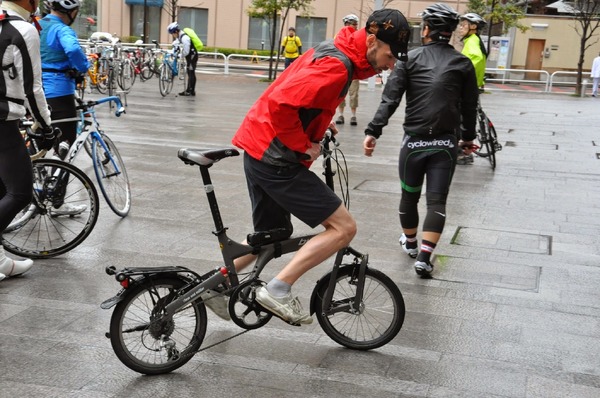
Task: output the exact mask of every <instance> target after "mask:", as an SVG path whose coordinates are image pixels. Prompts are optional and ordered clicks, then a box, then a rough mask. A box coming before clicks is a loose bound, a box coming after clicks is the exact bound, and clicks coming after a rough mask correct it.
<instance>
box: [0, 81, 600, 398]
mask: <svg viewBox="0 0 600 398" xmlns="http://www.w3.org/2000/svg"><path fill="white" fill-rule="evenodd" d="M265 88H266V83H262V82H259V81H258V80H257V79H256V78H251V77H245V76H223V75H210V74H199V75H198V86H197V90H196V92H197V94H198V95H197V96H196V97H195V98H194V97H176V95H175V94H172V95H170V96H168V97H166V98H162V97H161V96H160V94H159V90H158V81H157V80H156V79H153V80H150V81H148V82H145V83H141V82H136V85H135V86H134V88H133V91H132V92H131V93H130V94H129V95H128V96H127V104H128V106H127V114H125V115H124V116H122V117H120V118H116V117H115V116H114V115H112V114H110V113H109V110H108V108H106V109H102V110H101V109H100V108H98V110H99V117H100V118H101V123H102V124H103V127H104V129H105V130H106V132H107V133H108V134H109V135H110V137H111V138H112V139H113V140H114V141H115V142H116V144H117V145H118V147H119V150H120V152H121V154H122V155H123V157H124V161H125V164H126V166H127V170H128V173H129V178H130V181H131V189H132V192H133V206H132V210H131V213H130V214H129V216H128V217H126V218H124V219H121V218H119V217H118V216H116V215H115V214H114V213H112V212H111V211H110V209H109V208H108V206H106V204H105V202H104V201H103V199H101V202H102V207H101V209H100V219H99V221H98V224H97V225H96V227H95V229H94V231H93V232H92V234H91V235H90V236H89V237H88V239H87V240H86V241H85V242H83V244H81V245H80V246H79V247H77V248H76V249H75V250H73V251H71V252H70V253H67V254H65V255H63V256H60V257H56V258H52V259H47V260H37V261H36V262H35V266H34V268H32V270H31V271H30V272H29V273H27V274H25V275H24V276H23V277H20V278H12V279H6V280H4V281H2V282H0V336H1V337H0V397H3V398H4V397H7V398H8V397H57V398H58V397H60V398H62V397H77V398H82V397H83V398H109V397H123V398H125V397H127V398H131V397H153V398H162V397H165V398H166V397H203V398H205V397H261V398H267V397H273V398H275V397H342V396H344V397H516V398H520V397H577V398H579V397H590V398H592V397H593V398H596V397H599V396H600V293H599V292H600V289H599V286H600V127H599V126H600V100H596V99H594V98H575V97H573V96H570V95H565V94H562V95H556V94H532V93H508V92H502V91H494V92H493V93H490V94H484V95H483V97H482V103H483V106H484V109H485V110H486V111H487V113H488V115H489V116H490V117H491V119H492V120H493V121H494V123H495V125H496V127H497V130H498V135H499V138H500V142H501V143H502V145H503V146H504V149H503V150H502V151H501V152H500V153H498V156H497V158H498V167H497V169H496V170H495V171H492V170H491V168H490V167H489V163H488V162H487V160H485V159H481V158H477V159H475V164H473V165H470V166H459V167H458V168H457V171H456V174H455V179H454V182H453V186H452V190H451V194H450V196H449V200H448V206H447V214H448V221H447V224H446V228H445V231H444V234H443V235H442V239H441V241H440V244H439V245H438V248H437V250H436V253H437V258H436V260H435V262H436V269H435V273H434V278H433V279H430V280H423V279H420V278H418V277H417V276H416V275H415V273H414V271H413V267H412V263H413V260H411V259H410V258H409V257H408V256H406V254H404V253H403V252H402V251H401V249H400V246H399V245H398V237H399V234H400V226H399V221H398V216H397V214H398V203H399V199H400V186H399V181H398V172H397V158H398V152H399V146H400V141H401V138H402V134H401V126H402V121H403V113H404V112H403V107H404V103H403V104H402V105H401V108H400V109H399V110H398V112H397V114H396V115H395V116H394V117H393V119H392V120H391V123H390V125H389V126H388V127H387V128H385V129H384V134H383V136H382V137H381V138H380V139H379V141H378V145H377V148H376V151H375V155H374V156H373V157H371V158H367V157H365V156H363V155H362V140H363V137H364V135H363V131H364V128H365V126H366V124H367V123H368V122H369V120H370V118H371V117H372V116H373V114H374V112H375V109H376V107H377V105H378V102H379V98H380V96H381V87H379V86H378V87H375V89H372V90H370V89H369V88H368V86H367V85H361V88H360V106H359V112H358V122H359V123H358V126H356V127H353V126H349V125H344V126H343V127H342V128H341V134H340V136H339V140H340V142H341V148H342V150H343V151H344V153H345V155H346V159H347V162H348V170H349V178H350V181H349V186H350V199H351V203H350V211H351V213H352V214H353V215H354V216H355V218H356V220H357V223H358V234H357V236H356V238H355V240H354V242H353V244H352V245H353V247H355V248H357V249H358V250H361V251H364V252H368V253H369V256H370V263H371V266H372V267H374V268H377V269H379V270H381V271H383V272H385V273H386V274H387V275H389V276H390V277H391V278H392V279H393V280H394V281H395V282H396V283H397V284H398V286H399V287H400V290H401V291H402V294H403V296H404V300H405V303H406V309H407V313H406V318H405V321H404V326H403V328H402V330H401V331H400V333H399V334H398V336H397V337H396V338H395V339H394V340H393V341H392V342H391V343H389V344H388V345H386V346H384V347H381V348H379V349H376V350H373V351H370V352H359V351H353V350H349V349H345V348H342V347H340V346H338V345H337V344H336V343H334V342H333V341H332V340H331V339H329V338H328V337H327V336H326V335H325V334H324V332H323V331H322V330H321V329H320V327H319V325H318V323H316V322H315V323H314V324H312V325H309V326H302V327H293V326H289V325H287V324H285V323H283V322H282V321H280V320H278V319H276V318H273V319H272V320H271V322H270V323H269V324H268V325H266V326H265V327H263V328H261V329H258V330H253V331H250V332H249V333H246V334H244V335H242V336H240V337H236V338H234V339H231V340H229V341H226V342H224V343H222V344H219V345H216V346H215V347H213V348H210V349H208V350H206V351H203V352H201V353H199V354H197V355H196V356H194V358H193V359H192V360H191V361H190V362H189V363H188V364H186V365H185V366H183V367H182V368H180V369H179V370H177V371H175V372H173V373H171V374H168V375H162V376H154V377H149V376H142V375H139V374H137V373H135V372H133V371H131V370H129V369H128V368H126V367H125V366H124V365H122V364H121V362H120V361H119V360H118V359H117V357H116V356H115V354H114V353H113V351H112V348H111V345H110V341H109V340H108V339H107V338H106V337H105V333H106V332H107V331H108V326H109V322H110V316H111V311H104V310H102V309H100V303H101V302H102V301H103V300H105V299H107V298H109V297H111V296H112V295H114V294H115V293H116V292H117V291H118V288H119V285H118V284H117V282H116V281H115V280H114V278H113V277H109V276H108V275H106V274H105V272H104V268H105V267H106V266H107V265H114V266H116V267H117V268H118V267H125V266H160V265H180V266H187V267H190V268H192V269H193V270H195V271H198V272H200V273H202V272H204V271H206V270H208V269H210V268H213V267H215V266H216V265H218V264H219V260H220V251H219V249H218V245H217V242H216V239H215V237H214V235H213V234H212V233H211V232H212V230H213V227H214V226H213V223H212V219H211V216H210V212H209V209H208V205H207V201H206V196H205V194H204V191H203V189H202V187H201V186H200V176H199V172H198V169H197V168H194V167H190V166H186V165H184V164H183V163H182V162H181V161H180V160H179V159H178V158H177V150H178V149H179V148H183V147H195V148H217V147H224V146H230V140H231V137H232V135H233V134H234V132H235V130H236V128H237V127H238V126H239V124H240V122H241V121H242V118H243V116H244V114H245V112H246V111H247V110H248V109H249V107H250V106H251V105H252V103H253V102H254V100H255V99H256V98H257V97H258V96H259V95H260V93H261V92H262V91H263V90H264V89H265ZM173 91H174V92H177V91H181V89H180V87H174V89H173ZM91 97H93V98H97V95H96V94H92V95H91ZM348 111H349V110H348V109H347V110H346V115H347V119H348V116H349V113H348ZM84 158H85V157H84V156H83V157H80V159H79V160H78V162H79V163H78V165H79V166H80V167H81V168H83V169H85V170H87V171H88V172H90V173H91V174H90V175H91V176H92V179H94V178H93V171H92V169H91V167H90V166H91V164H89V160H86V159H84ZM86 162H88V163H86ZM317 163H319V162H317ZM320 168H321V165H320V164H315V170H317V172H320V171H319V169H320ZM211 173H212V175H213V182H214V184H215V190H216V194H217V197H218V199H219V201H220V202H219V205H220V207H221V211H222V213H223V219H224V222H225V224H226V225H227V226H228V227H229V231H228V233H229V235H230V237H232V238H234V239H238V240H242V239H243V238H244V237H245V235H246V234H247V233H248V232H249V231H250V226H251V222H250V204H249V199H248V194H247V189H246V183H245V179H244V175H243V170H242V163H241V157H237V158H229V159H225V160H223V161H221V162H220V163H218V164H216V165H215V166H214V167H213V168H211ZM423 201H424V198H423ZM420 209H421V210H423V211H424V209H425V205H424V203H421V204H420ZM295 227H296V233H298V234H300V233H302V232H308V231H309V229H308V227H306V226H303V225H302V224H300V223H298V222H296V223H295ZM286 258H287V257H285V258H282V259H278V260H277V261H275V262H274V263H273V264H270V265H269V266H268V267H267V269H266V270H265V272H264V275H263V276H264V279H266V280H268V279H270V278H271V277H272V276H273V275H275V274H276V273H277V272H278V270H279V269H280V268H281V266H282V265H283V264H285V261H286ZM330 264H331V262H330V261H329V262H327V263H326V264H323V265H321V266H319V267H317V268H315V269H313V270H312V271H310V272H309V273H307V274H306V275H305V276H304V277H303V278H302V279H301V280H300V281H299V282H298V283H297V284H295V285H294V288H293V290H294V293H295V294H297V295H298V296H299V298H300V300H301V302H302V303H303V305H304V306H305V307H307V306H308V300H309V297H310V294H311V292H312V289H313V287H314V283H315V282H316V281H317V279H318V278H319V277H320V276H321V275H322V274H324V273H325V272H327V271H328V270H329V267H330ZM240 331H241V329H240V328H238V327H237V326H235V324H233V323H232V322H225V321H223V320H221V319H220V318H218V317H216V316H215V315H214V314H213V313H209V324H208V329H207V337H206V339H205V345H209V344H212V343H216V342H219V341H221V340H223V339H225V338H227V337H230V336H232V335H234V334H237V333H239V332H240Z"/></svg>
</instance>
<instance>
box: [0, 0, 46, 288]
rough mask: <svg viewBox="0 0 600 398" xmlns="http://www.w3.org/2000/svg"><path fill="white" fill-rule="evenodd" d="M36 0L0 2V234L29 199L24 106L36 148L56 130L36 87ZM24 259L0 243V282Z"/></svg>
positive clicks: (24, 266) (19, 270)
mask: <svg viewBox="0 0 600 398" xmlns="http://www.w3.org/2000/svg"><path fill="white" fill-rule="evenodd" d="M37 6H38V0H4V1H3V2H2V4H1V5H0V64H1V66H2V70H1V72H0V235H1V234H2V232H4V230H5V229H6V227H7V226H8V225H9V224H10V222H11V221H12V220H13V218H14V217H15V216H16V215H17V213H18V212H19V211H20V210H21V209H23V208H24V207H25V206H27V205H28V204H29V202H30V201H31V195H32V189H31V187H32V186H33V172H32V168H31V159H30V157H29V153H28V152H27V149H26V148H25V142H24V141H23V136H22V135H21V132H20V130H19V119H20V118H22V117H24V116H25V113H26V111H27V110H29V112H30V113H31V115H32V116H33V118H34V119H35V120H36V122H37V123H38V124H39V125H40V127H39V129H37V134H38V135H39V137H40V146H42V147H43V148H44V149H50V148H52V145H53V144H54V141H55V138H56V134H55V132H54V130H53V128H52V126H51V125H50V110H48V104H47V103H46V98H45V97H44V90H43V88H42V68H41V61H40V37H39V34H38V31H37V30H36V28H35V27H34V25H32V24H31V23H30V21H31V18H32V16H33V14H34V13H35V11H36V9H37ZM32 265H33V261H31V260H30V259H24V260H13V259H12V258H10V257H7V256H6V254H5V253H4V247H3V246H2V245H0V280H2V279H4V278H5V277H7V276H16V275H21V274H23V273H25V272H27V271H29V269H30V268H31V266H32Z"/></svg>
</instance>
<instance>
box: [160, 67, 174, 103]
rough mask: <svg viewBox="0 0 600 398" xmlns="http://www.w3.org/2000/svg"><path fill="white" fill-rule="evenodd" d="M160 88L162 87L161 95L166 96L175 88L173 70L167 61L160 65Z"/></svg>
mask: <svg viewBox="0 0 600 398" xmlns="http://www.w3.org/2000/svg"><path fill="white" fill-rule="evenodd" d="M158 88H159V89H160V95H162V96H163V97H166V96H167V95H169V93H170V92H171V89H172V88H173V70H172V69H171V66H170V65H168V64H167V63H163V64H162V65H161V66H160V74H159V76H158Z"/></svg>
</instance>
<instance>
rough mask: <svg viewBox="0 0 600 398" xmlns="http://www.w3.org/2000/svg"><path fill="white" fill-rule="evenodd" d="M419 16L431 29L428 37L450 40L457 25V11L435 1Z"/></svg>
mask: <svg viewBox="0 0 600 398" xmlns="http://www.w3.org/2000/svg"><path fill="white" fill-rule="evenodd" d="M421 17H422V18H423V21H425V23H426V24H427V26H429V29H431V32H430V33H429V37H431V38H432V39H433V40H450V36H452V32H454V30H455V29H456V25H458V13H457V12H456V11H454V10H453V9H452V7H450V6H447V5H446V4H444V3H435V4H433V5H431V6H429V7H427V8H426V9H425V10H423V13H422V14H421Z"/></svg>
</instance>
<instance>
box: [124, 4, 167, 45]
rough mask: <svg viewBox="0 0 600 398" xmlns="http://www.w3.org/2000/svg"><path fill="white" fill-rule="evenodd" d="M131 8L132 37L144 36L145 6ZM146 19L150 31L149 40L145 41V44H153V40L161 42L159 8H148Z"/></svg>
mask: <svg viewBox="0 0 600 398" xmlns="http://www.w3.org/2000/svg"><path fill="white" fill-rule="evenodd" d="M130 7H131V13H130V14H131V21H130V25H129V26H130V27H131V28H130V32H129V34H130V35H131V36H135V37H140V38H142V35H143V34H144V6H143V5H141V6H140V5H132V6H130ZM146 10H147V11H146V18H147V26H146V29H147V30H148V40H144V43H152V40H157V41H160V11H161V8H159V7H146ZM142 40H143V38H142Z"/></svg>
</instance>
